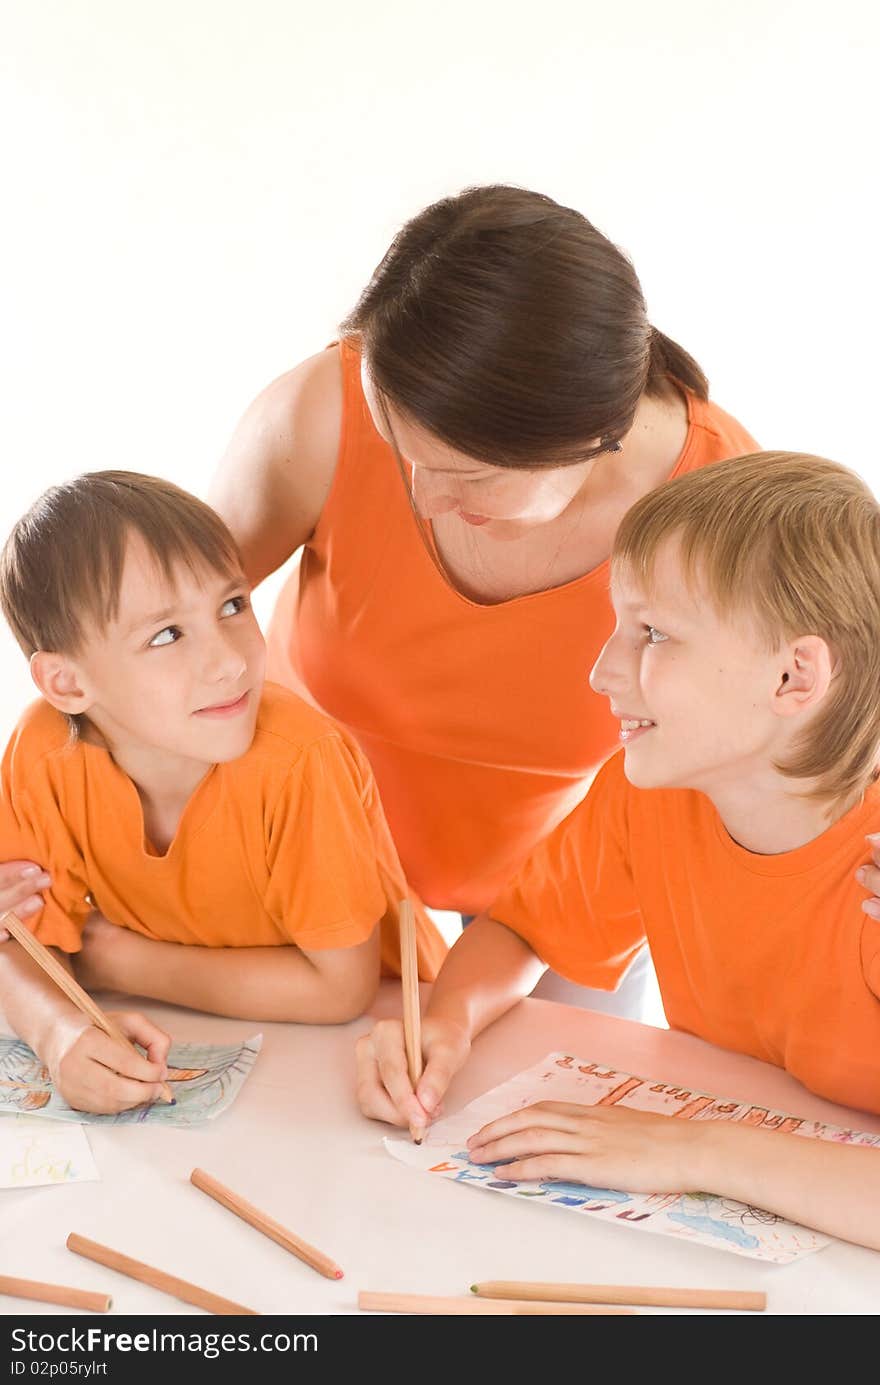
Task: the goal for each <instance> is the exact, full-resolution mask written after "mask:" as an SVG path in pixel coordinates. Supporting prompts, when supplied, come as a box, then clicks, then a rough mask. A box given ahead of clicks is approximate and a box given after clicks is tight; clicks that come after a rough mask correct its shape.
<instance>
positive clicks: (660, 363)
mask: <svg viewBox="0 0 880 1385" xmlns="http://www.w3.org/2000/svg"><path fill="white" fill-rule="evenodd" d="M650 351H651V355H650V360H649V364H648V383H647V386H646V390H647V393H648V394H662V393H663V392H664V384H665V380H666V377H667V376H668V375H671V376H673V377H674V379H676V380H679V381H681V383H682V384H683V385H687V387H688V389H689V390H693V392H694V394H695V395H696V396H697V397H698V398H699V399H708V398H709V381H708V380H707V379H706V376H705V375H704V374H703V371H702V370H701V368H700V367H699V366H698V365H697V363H696V361H695V360H694V358H693V356H692V355H691V354H690V352H688V351H685V349H684V347H683V346H679V344H678V342H676V341H673V340H672V338H671V337H667V336H665V335H664V333H663V332H658V331H657V328H656V327H652V328H651V346H650Z"/></svg>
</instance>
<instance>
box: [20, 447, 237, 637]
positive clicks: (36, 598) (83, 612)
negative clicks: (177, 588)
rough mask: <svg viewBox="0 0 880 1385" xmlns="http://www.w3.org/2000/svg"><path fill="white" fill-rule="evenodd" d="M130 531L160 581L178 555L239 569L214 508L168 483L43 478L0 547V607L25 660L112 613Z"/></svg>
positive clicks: (195, 566)
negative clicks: (48, 481)
mask: <svg viewBox="0 0 880 1385" xmlns="http://www.w3.org/2000/svg"><path fill="white" fill-rule="evenodd" d="M132 535H139V536H140V538H142V539H143V541H144V543H145V544H146V547H147V550H148V552H149V553H150V554H151V555H152V556H153V558H154V559H155V561H156V563H157V565H158V567H159V569H160V571H161V572H162V574H163V575H164V576H165V577H166V578H167V579H168V580H169V581H170V580H171V578H172V574H173V570H174V568H175V566H176V565H177V564H179V563H182V564H184V565H185V566H186V567H188V568H189V569H190V571H192V572H194V573H198V572H200V571H204V570H205V569H206V568H207V569H209V570H214V571H217V572H220V573H222V574H225V573H227V572H228V573H230V575H231V574H233V573H235V572H237V571H239V570H240V569H241V558H240V555H239V552H238V548H237V547H236V543H235V540H234V539H233V537H232V535H231V534H230V532H229V530H228V529H227V528H226V525H225V524H224V523H223V521H222V519H221V518H220V516H219V515H218V514H216V513H215V512H214V510H212V509H211V508H210V506H208V505H206V504H205V503H204V501H202V500H198V499H197V498H196V497H195V496H194V495H190V494H189V492H188V491H184V490H181V489H180V488H179V487H178V486H175V485H174V484H173V483H172V482H171V481H164V480H162V479H161V478H160V477H158V476H143V475H141V474H140V473H138V472H133V471H91V472H87V473H86V474H85V475H83V476H77V477H75V478H74V480H72V481H65V482H63V483H62V484H61V485H58V486H53V487H52V488H51V489H50V490H47V491H46V492H45V493H44V494H43V495H41V496H40V498H39V500H37V501H36V502H35V503H34V504H33V505H32V506H31V508H30V510H28V512H27V514H26V515H23V516H22V518H21V519H20V520H19V521H18V523H17V524H16V525H15V526H14V528H13V530H12V532H11V534H10V535H9V538H8V539H7V540H6V544H5V547H4V549H3V552H2V554H0V606H2V608H3V614H4V615H5V617H6V619H7V621H8V622H9V625H10V628H11V629H12V633H13V634H14V635H15V638H16V639H17V640H18V643H19V644H20V645H21V647H22V649H23V650H24V652H25V654H26V655H27V656H28V658H30V656H31V655H32V654H35V653H36V652H37V650H46V651H49V652H51V653H55V654H76V653H77V652H78V651H79V650H80V648H81V646H82V644H83V641H84V639H85V638H86V636H87V630H88V625H89V623H91V624H92V625H93V626H95V627H96V628H97V629H98V630H103V629H104V628H105V627H106V625H107V624H108V622H109V621H110V620H112V619H114V618H115V616H116V613H117V611H118V607H119V591H120V586H121V583H122V571H123V567H124V565H125V554H126V549H127V547H128V541H129V538H130V537H131V536H132Z"/></svg>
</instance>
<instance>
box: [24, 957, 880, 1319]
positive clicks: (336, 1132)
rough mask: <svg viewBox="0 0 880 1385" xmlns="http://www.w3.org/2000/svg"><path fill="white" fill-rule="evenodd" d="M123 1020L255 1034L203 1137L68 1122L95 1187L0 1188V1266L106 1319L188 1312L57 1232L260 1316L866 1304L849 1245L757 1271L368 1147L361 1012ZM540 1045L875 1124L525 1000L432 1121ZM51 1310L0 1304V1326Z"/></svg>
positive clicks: (866, 1289) (869, 1306) (879, 1277)
mask: <svg viewBox="0 0 880 1385" xmlns="http://www.w3.org/2000/svg"><path fill="white" fill-rule="evenodd" d="M427 989H428V988H427V987H423V1002H424V996H425V994H426V993H427ZM103 1003H104V1004H105V1005H107V1006H108V1008H109V1007H111V1006H113V1005H115V1004H116V1003H117V998H115V997H114V998H112V999H110V998H106V997H105V998H104V999H103ZM140 1008H141V1009H142V1010H143V1011H144V1012H145V1013H146V1014H148V1015H149V1016H151V1017H152V1018H153V1019H155V1020H156V1022H157V1023H159V1024H160V1025H162V1026H163V1027H164V1028H166V1029H168V1030H169V1031H170V1032H171V1033H172V1034H173V1035H174V1037H175V1038H176V1039H179V1040H192V1041H204V1042H211V1043H227V1042H231V1041H234V1040H236V1039H244V1038H246V1037H248V1036H249V1035H251V1034H254V1033H256V1032H258V1031H262V1033H263V1048H262V1052H261V1054H260V1056H259V1057H258V1059H257V1061H256V1063H255V1065H254V1067H253V1069H252V1072H251V1074H250V1076H249V1077H248V1079H247V1081H246V1082H245V1084H244V1086H243V1088H242V1089H241V1091H240V1093H239V1095H238V1097H237V1098H236V1100H235V1102H234V1103H233V1105H232V1106H231V1107H230V1109H229V1110H228V1111H226V1113H225V1114H224V1115H222V1116H220V1117H219V1118H218V1119H216V1120H214V1121H210V1122H208V1123H207V1124H205V1125H203V1126H197V1127H194V1128H191V1129H184V1130H177V1129H168V1128H163V1127H161V1126H148V1125H147V1126H120V1127H99V1126H89V1127H86V1128H87V1133H88V1138H89V1141H90V1143H91V1146H92V1150H93V1152H94V1155H95V1159H96V1162H97V1165H98V1168H99V1170H100V1173H101V1181H100V1182H98V1183H76V1184H67V1185H62V1186H54V1187H45V1188H27V1189H8V1190H0V1273H2V1274H11V1275H17V1276H20V1277H23V1278H28V1279H40V1280H46V1281H49V1282H53V1283H59V1284H69V1285H75V1286H77V1287H80V1288H87V1289H95V1290H101V1291H104V1292H107V1293H111V1294H112V1295H113V1312H116V1313H143V1314H151V1313H163V1314H189V1313H197V1312H199V1310H197V1309H195V1308H191V1307H190V1306H189V1305H187V1304H184V1303H180V1302H178V1301H177V1300H176V1299H173V1298H170V1297H169V1296H167V1295H165V1294H162V1293H159V1292H158V1291H157V1290H154V1289H150V1288H147V1287H146V1286H145V1285H141V1284H139V1283H137V1282H135V1281H133V1280H129V1279H127V1278H125V1277H123V1276H122V1275H119V1274H115V1273H113V1272H112V1271H110V1270H106V1269H104V1268H103V1267H101V1266H99V1265H96V1264H93V1263H91V1262H90V1261H87V1260H83V1259H82V1258H81V1257H79V1256H76V1255H73V1254H71V1252H69V1251H68V1250H66V1248H65V1245H64V1242H65V1238H66V1237H67V1235H68V1233H69V1232H71V1231H76V1232H79V1234H80V1235H84V1236H87V1237H89V1238H90V1239H92V1240H95V1241H100V1242H103V1243H104V1244H106V1245H108V1246H111V1247H113V1248H114V1249H116V1250H119V1251H122V1252H123V1253H124V1254H127V1255H130V1256H133V1257H134V1258H135V1259H138V1260H141V1261H144V1262H146V1263H147V1264H150V1265H154V1266H157V1267H159V1268H161V1269H164V1270H166V1271H168V1272H170V1273H172V1274H176V1275H178V1276H180V1277H182V1278H184V1279H188V1280H191V1281H192V1282H194V1283H196V1284H199V1285H200V1286H202V1287H204V1288H207V1289H211V1290H213V1291H214V1292H215V1293H218V1294H221V1295H223V1296H225V1297H227V1298H230V1299H232V1300H234V1301H236V1302H238V1303H242V1304H244V1305H246V1306H248V1307H250V1308H255V1309H257V1310H259V1311H260V1312H262V1313H303V1314H308V1313H317V1314H328V1313H351V1312H354V1311H356V1298H357V1291H358V1290H359V1289H373V1290H384V1291H393V1292H408V1293H427V1294H460V1293H466V1292H467V1289H468V1286H469V1285H470V1284H471V1283H473V1282H475V1281H476V1280H485V1279H531V1280H551V1281H576V1282H581V1283H605V1284H610V1283H614V1284H618V1283H619V1284H626V1283H629V1284H651V1285H681V1286H687V1287H702V1288H709V1287H715V1288H743V1289H763V1290H765V1291H766V1292H767V1296H768V1312H772V1313H796V1314H801V1313H811V1314H833V1313H848V1314H849V1313H858V1314H867V1313H870V1314H874V1313H876V1312H877V1310H878V1304H880V1253H878V1252H875V1251H870V1250H865V1249H863V1248H862V1247H859V1246H853V1245H847V1244H844V1243H842V1242H834V1243H833V1244H831V1245H830V1246H828V1247H827V1248H826V1249H825V1250H822V1251H819V1252H817V1253H816V1254H813V1255H809V1256H806V1257H805V1258H804V1259H802V1260H800V1261H798V1262H796V1263H794V1264H791V1265H787V1266H776V1265H770V1264H764V1263H761V1262H759V1261H754V1260H747V1259H745V1258H742V1257H740V1256H735V1255H732V1254H730V1253H727V1252H724V1251H722V1250H715V1249H713V1248H710V1247H707V1246H701V1245H693V1244H688V1243H684V1242H680V1241H676V1240H673V1239H672V1238H670V1237H667V1236H659V1235H650V1234H640V1233H639V1232H636V1231H632V1230H629V1229H627V1228H623V1227H617V1226H613V1225H609V1224H608V1223H602V1222H597V1221H591V1220H590V1219H589V1218H586V1217H575V1216H570V1215H569V1216H566V1215H565V1214H564V1213H562V1212H561V1211H560V1210H559V1209H556V1208H551V1207H546V1206H534V1205H530V1204H525V1203H520V1202H518V1201H517V1200H515V1199H512V1198H505V1197H497V1196H492V1195H490V1194H488V1193H486V1192H483V1191H480V1190H478V1189H475V1188H468V1187H462V1186H461V1185H458V1184H455V1183H452V1182H450V1181H448V1180H446V1179H440V1178H433V1179H432V1178H430V1177H428V1176H427V1175H426V1174H424V1173H420V1172H418V1171H417V1170H415V1169H410V1168H407V1167H405V1166H403V1165H402V1164H400V1163H398V1162H397V1161H396V1160H394V1159H392V1158H390V1157H389V1155H388V1154H387V1153H386V1152H385V1150H384V1148H383V1146H382V1136H383V1135H384V1134H386V1133H388V1129H389V1128H388V1127H386V1126H383V1125H379V1124H376V1123H375V1122H372V1121H367V1120H365V1119H363V1118H362V1117H361V1115H360V1113H359V1111H358V1109H357V1106H356V1103H355V1098H354V1087H353V1075H354V1041H355V1038H356V1037H357V1036H358V1035H359V1034H361V1033H363V1032H364V1031H365V1030H366V1029H367V1028H368V1027H369V1021H368V1020H367V1019H362V1020H359V1021H357V1022H355V1023H353V1024H349V1025H342V1026H306V1025H295V1024H290V1025H280V1024H265V1025H260V1024H255V1023H253V1022H248V1021H239V1020H227V1019H219V1018H216V1017H213V1016H206V1015H202V1014H198V1013H195V1012H192V1011H186V1010H177V1009H175V1008H174V1007H171V1006H163V1005H153V1004H149V1003H141V1004H140ZM395 1013H399V986H398V985H396V984H392V983H384V984H383V988H382V992H381V993H380V996H379V999H378V1001H377V1004H376V1006H375V1007H374V1014H395ZM554 1049H565V1050H568V1051H570V1052H572V1053H575V1054H577V1055H578V1056H580V1057H583V1058H585V1059H588V1060H590V1061H596V1062H600V1063H602V1064H606V1065H609V1066H614V1067H617V1068H620V1069H622V1070H624V1071H627V1072H632V1073H635V1074H638V1075H640V1076H643V1077H653V1078H657V1079H658V1080H661V1081H667V1082H675V1083H677V1084H679V1085H687V1086H693V1087H695V1088H697V1089H702V1090H704V1091H707V1092H711V1093H713V1094H717V1095H718V1096H725V1097H731V1098H738V1099H740V1100H748V1101H752V1102H756V1103H760V1104H761V1105H768V1106H774V1107H777V1108H782V1109H784V1110H787V1111H790V1112H792V1113H793V1114H795V1115H799V1116H805V1117H808V1118H815V1119H819V1120H825V1121H831V1122H834V1123H836V1124H843V1125H849V1126H853V1127H855V1128H858V1129H862V1130H871V1131H876V1132H880V1118H877V1117H870V1116H866V1115H865V1114H863V1113H861V1112H859V1113H856V1112H852V1111H848V1110H847V1109H846V1108H844V1107H839V1106H834V1105H832V1104H831V1103H830V1102H826V1101H822V1100H820V1099H819V1098H817V1097H814V1096H812V1095H811V1094H810V1093H809V1092H807V1091H806V1090H805V1089H804V1088H803V1087H802V1086H800V1084H799V1083H797V1082H794V1081H793V1080H792V1079H791V1078H789V1077H787V1076H786V1075H785V1074H784V1073H783V1072H782V1071H781V1070H780V1069H778V1068H774V1067H770V1066H767V1065H765V1064H763V1063H759V1062H757V1061H755V1060H753V1059H749V1058H742V1057H736V1056H734V1055H732V1054H730V1053H726V1052H724V1051H722V1050H720V1049H716V1048H713V1047H711V1046H710V1045H708V1044H705V1043H702V1042H701V1041H700V1040H698V1039H694V1038H691V1037H689V1036H687V1035H683V1034H676V1033H671V1032H669V1031H668V1030H663V1029H655V1028H651V1027H649V1026H646V1025H641V1024H635V1023H632V1022H630V1021H627V1020H620V1019H615V1018H612V1017H610V1016H607V1015H599V1014H595V1013H592V1012H589V1011H585V1010H577V1009H574V1008H571V1007H568V1006H564V1005H558V1004H551V1003H549V1002H547V1001H540V1000H526V1001H524V1002H522V1004H520V1005H518V1006H517V1007H516V1008H515V1009H514V1010H512V1011H511V1012H510V1013H509V1014H508V1015H506V1016H505V1017H504V1018H503V1019H502V1020H500V1021H499V1022H498V1023H497V1024H495V1025H494V1026H493V1027H492V1028H491V1029H489V1030H488V1031H487V1032H486V1033H485V1034H483V1035H482V1036H481V1037H480V1038H479V1039H478V1040H477V1042H476V1044H475V1046H474V1050H473V1053H472V1055H471V1060H470V1062H469V1064H468V1066H467V1067H466V1068H465V1070H464V1071H463V1072H462V1073H461V1074H460V1075H459V1076H458V1078H457V1079H456V1080H455V1082H454V1084H453V1086H452V1087H451V1088H450V1091H449V1093H448V1095H447V1099H446V1103H445V1107H446V1111H447V1113H449V1112H452V1111H454V1110H455V1109H456V1108H458V1107H459V1106H461V1105H464V1104H465V1103H466V1102H467V1101H470V1100H471V1099H472V1098H473V1097H475V1096H477V1095H478V1094H479V1093H480V1092H482V1091H485V1090H487V1089H488V1088H489V1087H492V1086H495V1085H497V1084H498V1083H499V1082H502V1081H504V1080H505V1079H506V1078H508V1077H511V1076H512V1075H513V1074H514V1073H517V1072H519V1071H521V1070H522V1069H523V1068H526V1067H529V1066H531V1064H533V1063H535V1062H538V1061H539V1060H540V1059H541V1058H542V1057H544V1055H545V1054H547V1053H549V1052H551V1051H553V1050H554ZM878 1157H880V1154H878ZM197 1166H198V1167H201V1168H203V1169H205V1170H206V1171H207V1172H208V1173H210V1174H213V1175H214V1177H215V1178H218V1179H219V1180H220V1181H221V1182H223V1183H225V1184H227V1185H228V1186H229V1187H231V1188H233V1189H235V1191H236V1192H238V1193H240V1194H241V1195H242V1196H243V1197H245V1198H247V1199H248V1200H249V1201H251V1202H252V1203H254V1204H256V1206H257V1207H259V1208H260V1209H261V1210H263V1211H265V1212H267V1213H268V1214H269V1215H270V1216H272V1217H274V1218H275V1219H276V1220H278V1221H280V1222H281V1223H282V1224H283V1225H285V1226H287V1227H288V1228H289V1229H291V1230H292V1231H295V1232H296V1233H297V1234H298V1235H299V1236H301V1237H303V1238H305V1239H306V1240H307V1241H310V1242H311V1243H312V1244H313V1245H316V1246H317V1247H319V1248H320V1249H321V1250H323V1251H325V1252H326V1253H327V1254H328V1255H330V1256H332V1257H333V1258H334V1259H335V1260H336V1261H337V1262H338V1263H339V1265H340V1266H341V1267H342V1268H343V1270H344V1271H345V1278H344V1279H342V1280H341V1281H339V1282H332V1281H330V1280H327V1279H324V1278H323V1277H321V1276H320V1275H318V1274H316V1273H315V1272H314V1271H313V1270H311V1269H309V1268H308V1267H307V1266H306V1265H304V1264H302V1263H301V1262H300V1261H299V1260H297V1259H295V1258H294V1257H293V1256H291V1255H289V1254H287V1253H286V1252H285V1251H283V1250H282V1249H281V1248H280V1247H279V1246H276V1245H275V1244H274V1243H273V1242H271V1241H269V1240H268V1239H266V1238H265V1237H264V1236H261V1235H260V1234H259V1233H257V1232H256V1231H254V1230H253V1229H252V1228H250V1227H249V1226H247V1225H246V1224H245V1223H244V1222H242V1221H240V1220H239V1219H238V1218H237V1217H234V1216H232V1215H231V1213H229V1212H227V1211H226V1210H224V1209H223V1208H222V1207H220V1206H219V1205H218V1204H217V1203H215V1202H213V1201H212V1200H211V1199H210V1198H208V1197H206V1196H205V1195H204V1194H203V1193H200V1192H198V1191H197V1190H196V1189H195V1188H193V1187H191V1186H190V1184H189V1181H188V1180H189V1174H190V1172H191V1170H192V1169H193V1168H195V1167H197ZM63 1311H64V1310H62V1309H59V1308H57V1307H55V1306H53V1305H50V1304H39V1303H33V1302H26V1301H24V1300H21V1299H11V1298H0V1312H3V1313H5V1314H17V1315H32V1314H42V1313H60V1312H63ZM643 1311H645V1312H652V1311H657V1312H659V1311H664V1310H650V1309H645V1310H643ZM666 1311H672V1310H666ZM110 1316H112V1314H111V1315H107V1317H108V1318H109V1317H110Z"/></svg>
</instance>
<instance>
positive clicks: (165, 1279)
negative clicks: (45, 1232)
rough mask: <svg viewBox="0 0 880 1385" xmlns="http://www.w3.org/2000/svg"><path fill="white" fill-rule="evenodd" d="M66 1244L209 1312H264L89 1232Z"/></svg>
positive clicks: (239, 1314) (74, 1236)
mask: <svg viewBox="0 0 880 1385" xmlns="http://www.w3.org/2000/svg"><path fill="white" fill-rule="evenodd" d="M66 1245H67V1249H68V1250H72V1251H73V1253H74V1254H75V1255H83V1256H85V1258H86V1259H87V1260H94V1261H96V1263H97V1264H99V1265H104V1266H106V1268H107V1269H108V1270H116V1272H117V1273H118V1274H125V1275H128V1278H129V1279H138V1280H140V1282H141V1283H142V1284H149V1286H150V1288H151V1289H159V1290H160V1291H161V1292H162V1293H163V1294H170V1295H171V1297H172V1298H179V1299H180V1300H181V1302H182V1303H192V1304H194V1305H195V1307H196V1308H204V1309H205V1311H206V1312H207V1313H226V1314H234V1315H235V1316H236V1317H242V1316H247V1317H253V1318H256V1317H259V1316H260V1315H259V1313H258V1312H257V1311H256V1309H255V1308H243V1307H242V1306H241V1304H240V1303H233V1302H232V1300H231V1299H228V1298H221V1297H220V1295H219V1294H212V1293H211V1291H210V1289H200V1288H199V1286H198V1284H190V1283H189V1282H188V1280H186V1279H178V1278H177V1276H176V1275H173V1274H166V1273H165V1271H164V1270H157V1269H155V1268H154V1267H153V1266H152V1265H145V1264H143V1262H142V1261H140V1260H132V1258H131V1256H130V1255H123V1254H122V1253H121V1251H118V1250H111V1248H110V1247H109V1246H102V1245H99V1244H98V1242H97V1241H89V1240H87V1238H86V1237H85V1236H78V1235H77V1234H76V1232H75V1231H71V1233H70V1235H69V1236H68V1238H67V1241H66Z"/></svg>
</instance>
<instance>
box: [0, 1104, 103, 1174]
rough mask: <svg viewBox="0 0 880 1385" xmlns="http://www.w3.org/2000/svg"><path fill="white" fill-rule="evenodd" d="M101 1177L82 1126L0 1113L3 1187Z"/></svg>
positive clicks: (0, 1164) (0, 1158) (0, 1156)
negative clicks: (0, 1114) (1, 1115)
mask: <svg viewBox="0 0 880 1385" xmlns="http://www.w3.org/2000/svg"><path fill="white" fill-rule="evenodd" d="M98 1177H99V1174H98V1170H97V1168H96V1167H95V1161H94V1159H93V1158H92V1151H91V1149H90V1147H89V1142H88V1140H87V1139H86V1134H85V1131H84V1130H83V1128H82V1126H80V1125H59V1124H58V1122H57V1121H51V1120H41V1119H40V1118H39V1117H34V1116H15V1115H9V1116H3V1117H0V1188H35V1187H40V1186H44V1185H47V1184H60V1183H82V1182H86V1181H91V1180H94V1179H96V1178H98Z"/></svg>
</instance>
